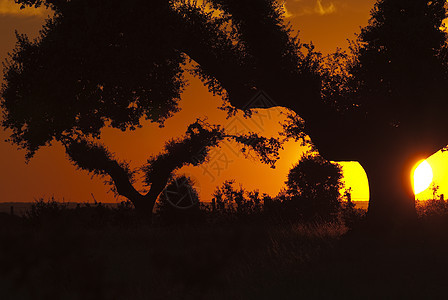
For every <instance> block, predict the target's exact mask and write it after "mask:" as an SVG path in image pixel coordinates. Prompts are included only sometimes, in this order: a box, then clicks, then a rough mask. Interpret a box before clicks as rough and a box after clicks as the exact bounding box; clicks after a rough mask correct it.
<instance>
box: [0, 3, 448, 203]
mask: <svg viewBox="0 0 448 300" xmlns="http://www.w3.org/2000/svg"><path fill="white" fill-rule="evenodd" d="M373 3H374V1H373V0H367V1H361V0H335V1H325V0H289V1H287V2H286V4H285V8H286V10H287V15H288V21H290V22H291V24H292V25H293V27H294V29H299V28H300V38H301V40H302V41H303V42H309V41H311V40H312V41H313V43H314V44H315V45H316V47H317V49H318V50H320V51H322V52H324V53H329V52H332V51H334V50H335V49H336V47H342V48H346V46H347V42H346V39H348V38H350V39H352V38H353V37H354V35H353V34H354V33H355V32H357V31H359V28H360V26H364V25H366V23H367V20H368V17H369V11H370V9H371V8H372V6H373ZM45 14H46V12H45V11H43V10H41V11H39V12H36V11H34V10H33V9H26V10H21V11H20V10H18V8H17V6H16V5H15V4H14V3H13V0H0V59H1V60H2V61H3V60H4V58H5V57H6V53H7V52H8V51H11V50H12V48H13V46H14V41H15V37H14V30H15V29H17V30H18V31H19V32H21V33H28V34H30V35H31V36H36V34H37V32H38V30H39V27H40V26H41V24H42V23H43V19H44V16H45ZM220 105H221V100H220V99H219V98H216V97H213V96H212V95H211V94H210V93H209V92H208V91H207V89H206V88H205V87H204V86H203V85H202V83H201V82H200V81H199V80H197V79H192V80H190V85H189V87H188V88H187V89H186V91H185V93H184V95H183V99H182V101H181V103H180V106H181V108H182V111H181V112H179V113H178V114H176V115H175V116H174V117H173V118H171V119H169V120H167V122H166V126H165V128H163V129H160V128H158V126H156V125H152V124H147V126H144V128H142V129H139V130H137V131H135V132H132V133H130V134H129V133H125V134H123V133H121V132H120V131H118V130H111V129H106V130H104V132H103V140H104V142H105V144H106V145H108V146H109V147H110V150H111V151H113V152H116V153H117V157H119V158H120V159H126V160H128V161H130V163H131V166H133V167H139V166H141V165H142V163H143V162H145V160H146V158H148V157H149V156H150V155H151V154H156V153H158V152H159V151H161V150H162V148H163V145H164V143H165V141H166V140H167V139H168V138H170V137H178V136H180V135H181V134H183V133H184V132H185V130H186V128H187V126H188V125H189V124H190V123H192V122H194V121H195V119H196V118H197V117H204V116H207V117H208V120H209V122H210V123H216V124H223V125H226V124H229V123H230V124H239V125H238V126H241V127H242V128H243V127H245V128H247V129H250V130H251V131H258V132H259V133H262V134H263V135H265V136H268V137H269V136H272V135H275V133H276V132H278V130H279V129H280V127H279V125H278V121H279V120H280V118H279V117H278V114H279V110H278V109H275V108H274V109H271V110H269V111H261V112H260V113H259V114H258V115H255V116H254V118H253V119H252V120H251V119H247V120H245V119H244V118H242V117H241V116H236V117H235V118H233V119H229V120H226V114H225V113H224V112H222V111H219V110H217V107H218V106H220ZM7 136H8V134H7V133H5V132H3V131H0V139H1V141H0V170H1V172H0V190H1V193H0V195H1V198H0V202H10V201H32V200H33V199H35V198H38V197H49V196H52V195H54V196H55V197H56V198H57V199H59V200H62V199H64V200H65V201H74V202H84V201H92V200H93V198H92V196H91V194H93V195H94V197H95V198H96V200H98V201H103V202H115V201H117V200H116V199H115V198H114V195H113V194H112V193H108V191H109V189H110V188H109V187H105V186H104V185H103V179H100V178H93V179H92V178H91V177H90V175H89V174H88V173H87V172H84V171H77V170H76V169H75V168H74V167H73V166H72V165H71V164H70V163H69V162H68V160H67V159H66V157H65V154H64V152H63V149H62V146H60V145H58V144H55V145H53V146H52V147H47V148H43V149H41V150H40V151H39V152H38V153H37V155H36V157H35V158H34V159H32V160H31V162H30V163H29V164H28V165H26V164H25V163H24V154H25V153H24V152H23V151H17V150H16V149H15V147H14V146H12V145H10V144H8V143H6V142H3V140H4V139H5V138H7ZM302 151H303V149H301V147H300V146H299V145H298V144H297V143H294V142H290V143H288V144H286V145H285V149H284V150H283V151H282V152H281V159H280V161H279V162H278V163H277V168H276V169H275V170H273V169H270V168H269V167H268V166H266V165H262V164H260V163H258V162H256V161H253V160H248V159H244V158H243V157H242V155H241V154H237V152H235V151H234V149H233V148H232V147H226V146H223V147H222V148H221V149H220V150H219V151H217V152H214V155H213V157H212V158H211V161H210V162H209V163H208V164H207V165H204V166H200V167H195V168H192V167H188V168H183V169H182V170H180V173H186V174H188V175H190V176H191V177H192V178H193V179H194V180H195V181H196V183H197V186H198V188H199V189H200V196H201V199H202V200H203V201H207V200H208V199H209V198H210V194H211V193H212V192H213V190H214V189H215V187H216V186H217V185H219V184H221V182H222V181H224V180H226V179H235V180H236V181H237V182H238V183H241V184H243V186H244V187H245V188H246V189H249V190H251V189H256V188H258V189H260V191H261V192H266V193H269V194H271V195H276V194H277V193H278V192H279V190H280V188H281V187H282V185H283V183H284V181H285V179H286V175H287V173H288V170H289V169H290V168H291V166H292V165H293V164H294V163H296V162H297V160H298V159H299V158H300V156H301V153H302ZM344 171H345V175H346V179H347V181H348V184H349V185H352V187H353V198H354V200H367V197H368V186H367V178H366V176H365V173H363V170H362V168H361V167H360V166H359V165H358V164H345V165H344ZM435 177H436V176H435ZM447 180H448V178H447ZM447 186H448V185H447Z"/></svg>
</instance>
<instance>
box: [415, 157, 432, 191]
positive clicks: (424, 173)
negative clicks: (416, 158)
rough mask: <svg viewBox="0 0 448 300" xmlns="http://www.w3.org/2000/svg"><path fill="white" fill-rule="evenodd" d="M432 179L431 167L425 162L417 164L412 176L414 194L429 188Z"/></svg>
mask: <svg viewBox="0 0 448 300" xmlns="http://www.w3.org/2000/svg"><path fill="white" fill-rule="evenodd" d="M432 179H433V172H432V168H431V165H430V164H429V163H428V162H427V161H426V160H423V161H421V162H419V163H418V164H417V168H415V170H414V176H413V184H414V193H415V194H416V195H417V194H419V193H421V192H423V191H424V190H426V189H427V188H428V187H429V186H430V184H431V182H432Z"/></svg>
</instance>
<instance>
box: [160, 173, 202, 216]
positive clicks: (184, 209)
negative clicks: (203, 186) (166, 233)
mask: <svg viewBox="0 0 448 300" xmlns="http://www.w3.org/2000/svg"><path fill="white" fill-rule="evenodd" d="M193 185H194V182H193V181H192V180H191V179H190V178H189V177H187V176H185V175H182V176H175V177H173V178H172V179H171V180H170V181H169V182H168V184H167V186H166V188H165V189H164V191H163V192H162V193H161V194H160V197H159V201H158V204H157V206H156V217H157V218H156V220H158V221H159V222H160V223H161V224H164V225H187V224H198V223H201V222H202V221H203V220H204V212H203V211H202V210H201V209H200V207H201V205H200V201H199V195H198V192H197V191H196V189H195V188H194V187H193Z"/></svg>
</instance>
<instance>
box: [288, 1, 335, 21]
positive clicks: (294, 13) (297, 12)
mask: <svg viewBox="0 0 448 300" xmlns="http://www.w3.org/2000/svg"><path fill="white" fill-rule="evenodd" d="M283 9H284V11H285V17H286V18H293V17H299V16H304V15H319V16H325V15H329V14H333V13H335V12H336V11H337V9H336V5H335V4H334V3H333V2H330V3H325V2H324V1H323V0H288V1H287V2H286V1H285V3H284V4H283Z"/></svg>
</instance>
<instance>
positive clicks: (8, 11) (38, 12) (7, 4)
mask: <svg viewBox="0 0 448 300" xmlns="http://www.w3.org/2000/svg"><path fill="white" fill-rule="evenodd" d="M47 14H48V12H47V10H46V9H45V8H42V7H39V8H31V7H27V8H25V9H20V5H19V4H16V3H15V2H14V1H13V0H0V16H17V17H32V16H45V15H47Z"/></svg>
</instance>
